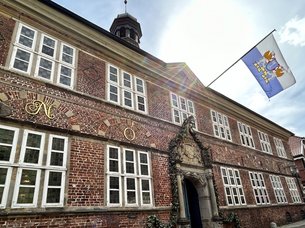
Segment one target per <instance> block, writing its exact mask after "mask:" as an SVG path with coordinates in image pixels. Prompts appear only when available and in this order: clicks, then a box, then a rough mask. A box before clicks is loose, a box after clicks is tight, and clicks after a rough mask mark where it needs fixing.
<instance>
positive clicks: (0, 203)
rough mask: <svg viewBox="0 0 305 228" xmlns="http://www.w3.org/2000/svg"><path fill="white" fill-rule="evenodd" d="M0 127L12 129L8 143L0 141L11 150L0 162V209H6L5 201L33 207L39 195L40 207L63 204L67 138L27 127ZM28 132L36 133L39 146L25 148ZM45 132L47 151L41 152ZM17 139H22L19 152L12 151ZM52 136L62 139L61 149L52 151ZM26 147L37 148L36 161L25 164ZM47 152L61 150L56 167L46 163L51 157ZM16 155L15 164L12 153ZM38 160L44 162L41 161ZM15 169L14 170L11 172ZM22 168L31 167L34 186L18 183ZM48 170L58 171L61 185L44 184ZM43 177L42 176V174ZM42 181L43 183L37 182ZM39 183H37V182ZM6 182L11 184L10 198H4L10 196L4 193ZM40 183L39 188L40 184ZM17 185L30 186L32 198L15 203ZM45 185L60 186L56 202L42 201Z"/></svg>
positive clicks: (14, 149) (16, 206) (15, 146)
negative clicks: (1, 174)
mask: <svg viewBox="0 0 305 228" xmlns="http://www.w3.org/2000/svg"><path fill="white" fill-rule="evenodd" d="M0 129H4V130H9V131H12V132H13V136H12V137H13V138H12V142H11V143H10V144H8V143H0V145H3V146H9V147H11V153H10V158H9V161H0V168H3V169H7V174H6V178H5V182H4V184H3V183H2V184H1V185H0V186H1V187H2V188H4V189H3V195H2V196H3V197H2V199H1V198H0V208H6V206H7V204H8V203H9V200H12V201H11V202H10V203H11V208H35V207H38V206H40V203H39V205H38V203H37V202H38V198H41V201H39V202H41V207H63V204H64V191H65V184H66V183H65V181H66V180H65V177H66V171H67V168H66V164H67V153H68V152H67V151H68V137H64V136H60V135H55V134H47V133H42V132H38V131H33V130H28V129H24V130H23V132H21V131H20V129H18V128H15V127H10V126H4V125H0ZM29 134H34V135H38V136H40V144H39V146H38V147H37V148H36V147H29V146H27V141H28V136H29ZM46 135H48V136H49V140H48V147H46V148H48V150H47V153H44V152H45V140H46ZM18 138H22V142H21V147H20V154H16V149H17V142H18ZM53 138H59V139H63V140H64V142H63V143H64V144H63V147H64V148H63V151H55V150H52V143H53ZM26 148H29V149H35V150H37V153H38V154H37V156H38V158H37V163H28V162H25V161H24V157H25V152H26ZM51 151H53V152H60V153H63V164H62V165H61V166H56V165H50V158H51V157H50V156H51ZM17 155H18V156H19V157H17V158H16V159H17V161H16V163H14V161H15V156H17ZM42 161H45V162H43V163H42ZM14 170H16V171H14ZM24 170H32V171H35V172H36V179H35V185H27V184H24V185H22V184H21V183H20V182H21V178H22V172H23V171H24ZM15 172H16V173H17V174H16V178H13V173H15ZM50 172H60V173H62V180H61V186H57V187H55V186H48V178H49V173H50ZM42 176H44V178H43V177H42ZM43 180H44V183H42V182H41V181H43ZM40 183H41V184H40ZM10 185H14V189H13V194H12V198H10V199H8V197H10V196H9V195H8V189H9V188H10ZM41 185H42V186H43V188H41V187H40V186H41ZM21 187H27V188H33V189H34V195H33V201H32V202H31V203H18V202H17V200H18V195H19V191H20V188H21ZM48 188H61V191H60V196H59V197H60V202H59V203H52V204H50V203H46V199H47V189H48Z"/></svg>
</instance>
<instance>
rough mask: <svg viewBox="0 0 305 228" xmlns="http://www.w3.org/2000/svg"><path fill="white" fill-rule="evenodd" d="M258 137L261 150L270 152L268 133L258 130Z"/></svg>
mask: <svg viewBox="0 0 305 228" xmlns="http://www.w3.org/2000/svg"><path fill="white" fill-rule="evenodd" d="M258 138H259V141H260V143H261V147H262V151H263V152H266V153H269V154H272V150H271V146H270V142H269V137H268V135H267V134H266V133H264V132H261V131H258Z"/></svg>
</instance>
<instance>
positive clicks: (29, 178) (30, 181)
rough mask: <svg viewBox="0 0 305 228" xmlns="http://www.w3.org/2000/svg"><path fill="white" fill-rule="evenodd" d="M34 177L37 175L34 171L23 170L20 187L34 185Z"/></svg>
mask: <svg viewBox="0 0 305 228" xmlns="http://www.w3.org/2000/svg"><path fill="white" fill-rule="evenodd" d="M36 175H37V171H36V170H27V169H23V170H22V176H21V181H20V184H21V185H35V183H36Z"/></svg>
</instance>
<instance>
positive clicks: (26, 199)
mask: <svg viewBox="0 0 305 228" xmlns="http://www.w3.org/2000/svg"><path fill="white" fill-rule="evenodd" d="M34 191H35V188H30V187H27V188H24V187H20V188H19V194H18V199H17V203H21V204H23V203H26V204H28V203H33V200H34Z"/></svg>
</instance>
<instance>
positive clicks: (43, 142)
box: [19, 130, 45, 167]
mask: <svg viewBox="0 0 305 228" xmlns="http://www.w3.org/2000/svg"><path fill="white" fill-rule="evenodd" d="M29 134H34V135H40V136H41V141H40V147H39V155H38V156H39V157H38V163H37V164H36V163H28V162H24V157H25V152H26V149H27V148H28V147H27V145H26V144H27V140H28V136H29ZM44 144H45V133H42V132H37V131H30V130H24V133H23V140H22V146H21V153H20V159H19V163H20V164H22V165H24V166H31V167H34V166H41V164H42V157H43V150H44ZM34 149H38V148H34Z"/></svg>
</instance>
